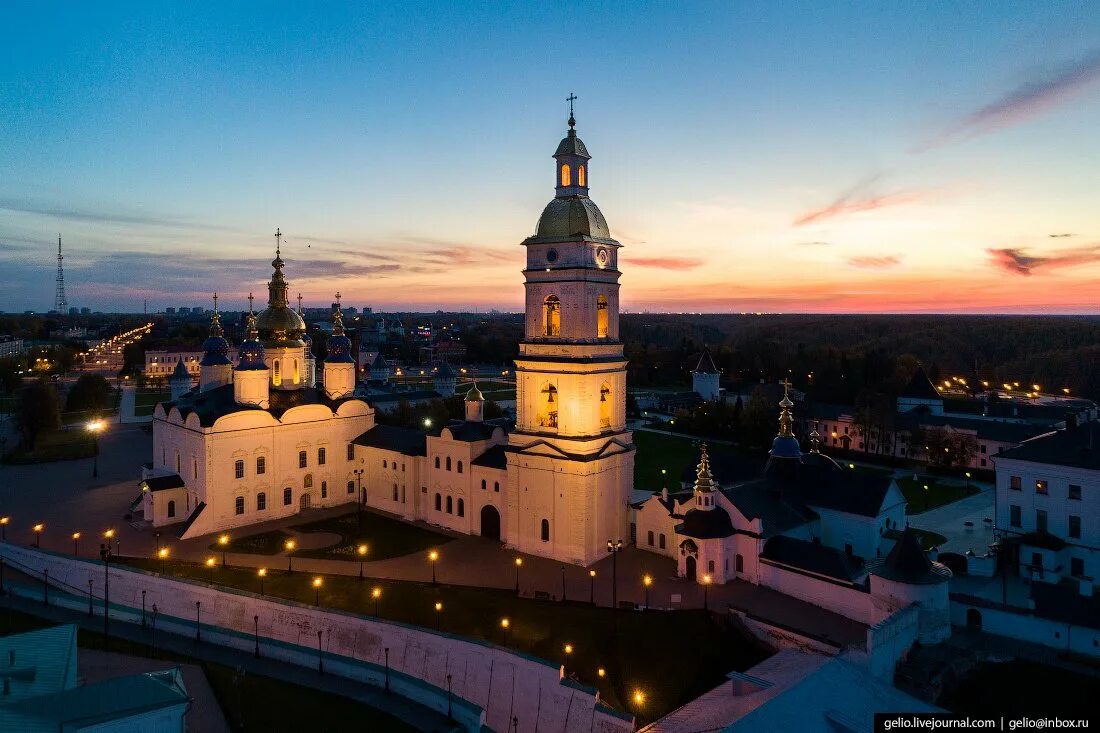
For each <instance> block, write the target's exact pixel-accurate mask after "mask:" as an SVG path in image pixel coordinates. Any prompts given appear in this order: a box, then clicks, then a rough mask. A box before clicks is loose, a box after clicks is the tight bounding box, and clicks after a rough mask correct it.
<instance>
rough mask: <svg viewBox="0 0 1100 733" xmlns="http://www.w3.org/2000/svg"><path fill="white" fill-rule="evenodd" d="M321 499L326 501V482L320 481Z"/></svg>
mask: <svg viewBox="0 0 1100 733" xmlns="http://www.w3.org/2000/svg"><path fill="white" fill-rule="evenodd" d="M321 498H322V499H327V498H328V481H322V482H321Z"/></svg>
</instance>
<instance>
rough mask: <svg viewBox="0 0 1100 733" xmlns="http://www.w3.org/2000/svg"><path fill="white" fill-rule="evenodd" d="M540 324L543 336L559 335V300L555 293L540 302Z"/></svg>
mask: <svg viewBox="0 0 1100 733" xmlns="http://www.w3.org/2000/svg"><path fill="white" fill-rule="evenodd" d="M542 326H543V335H544V336H561V300H559V299H558V296H556V295H548V296H546V300H544V301H543V302H542Z"/></svg>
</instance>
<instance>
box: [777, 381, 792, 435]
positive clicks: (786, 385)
mask: <svg viewBox="0 0 1100 733" xmlns="http://www.w3.org/2000/svg"><path fill="white" fill-rule="evenodd" d="M780 384H782V385H783V399H782V400H780V401H779V407H780V410H779V435H780V437H782V438H791V437H793V436H794V430H793V429H792V428H793V425H794V417H793V416H792V415H791V408H792V407H794V403H793V402H791V395H790V391H791V382H790V380H788V379H784V380H783V381H782V382H780Z"/></svg>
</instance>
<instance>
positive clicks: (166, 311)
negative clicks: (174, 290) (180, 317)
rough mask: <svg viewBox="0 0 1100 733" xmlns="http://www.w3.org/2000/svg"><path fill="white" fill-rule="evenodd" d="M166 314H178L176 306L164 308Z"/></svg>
mask: <svg viewBox="0 0 1100 733" xmlns="http://www.w3.org/2000/svg"><path fill="white" fill-rule="evenodd" d="M164 315H166V316H174V315H176V309H175V308H172V307H171V306H169V307H168V308H165V309H164Z"/></svg>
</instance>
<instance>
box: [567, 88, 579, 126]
mask: <svg viewBox="0 0 1100 733" xmlns="http://www.w3.org/2000/svg"><path fill="white" fill-rule="evenodd" d="M565 101H566V102H569V127H571V128H572V127H576V126H577V121H576V120H575V119H574V118H573V102H575V101H577V95H576V94H574V93H573V92H569V96H568V97H566V98H565Z"/></svg>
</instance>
